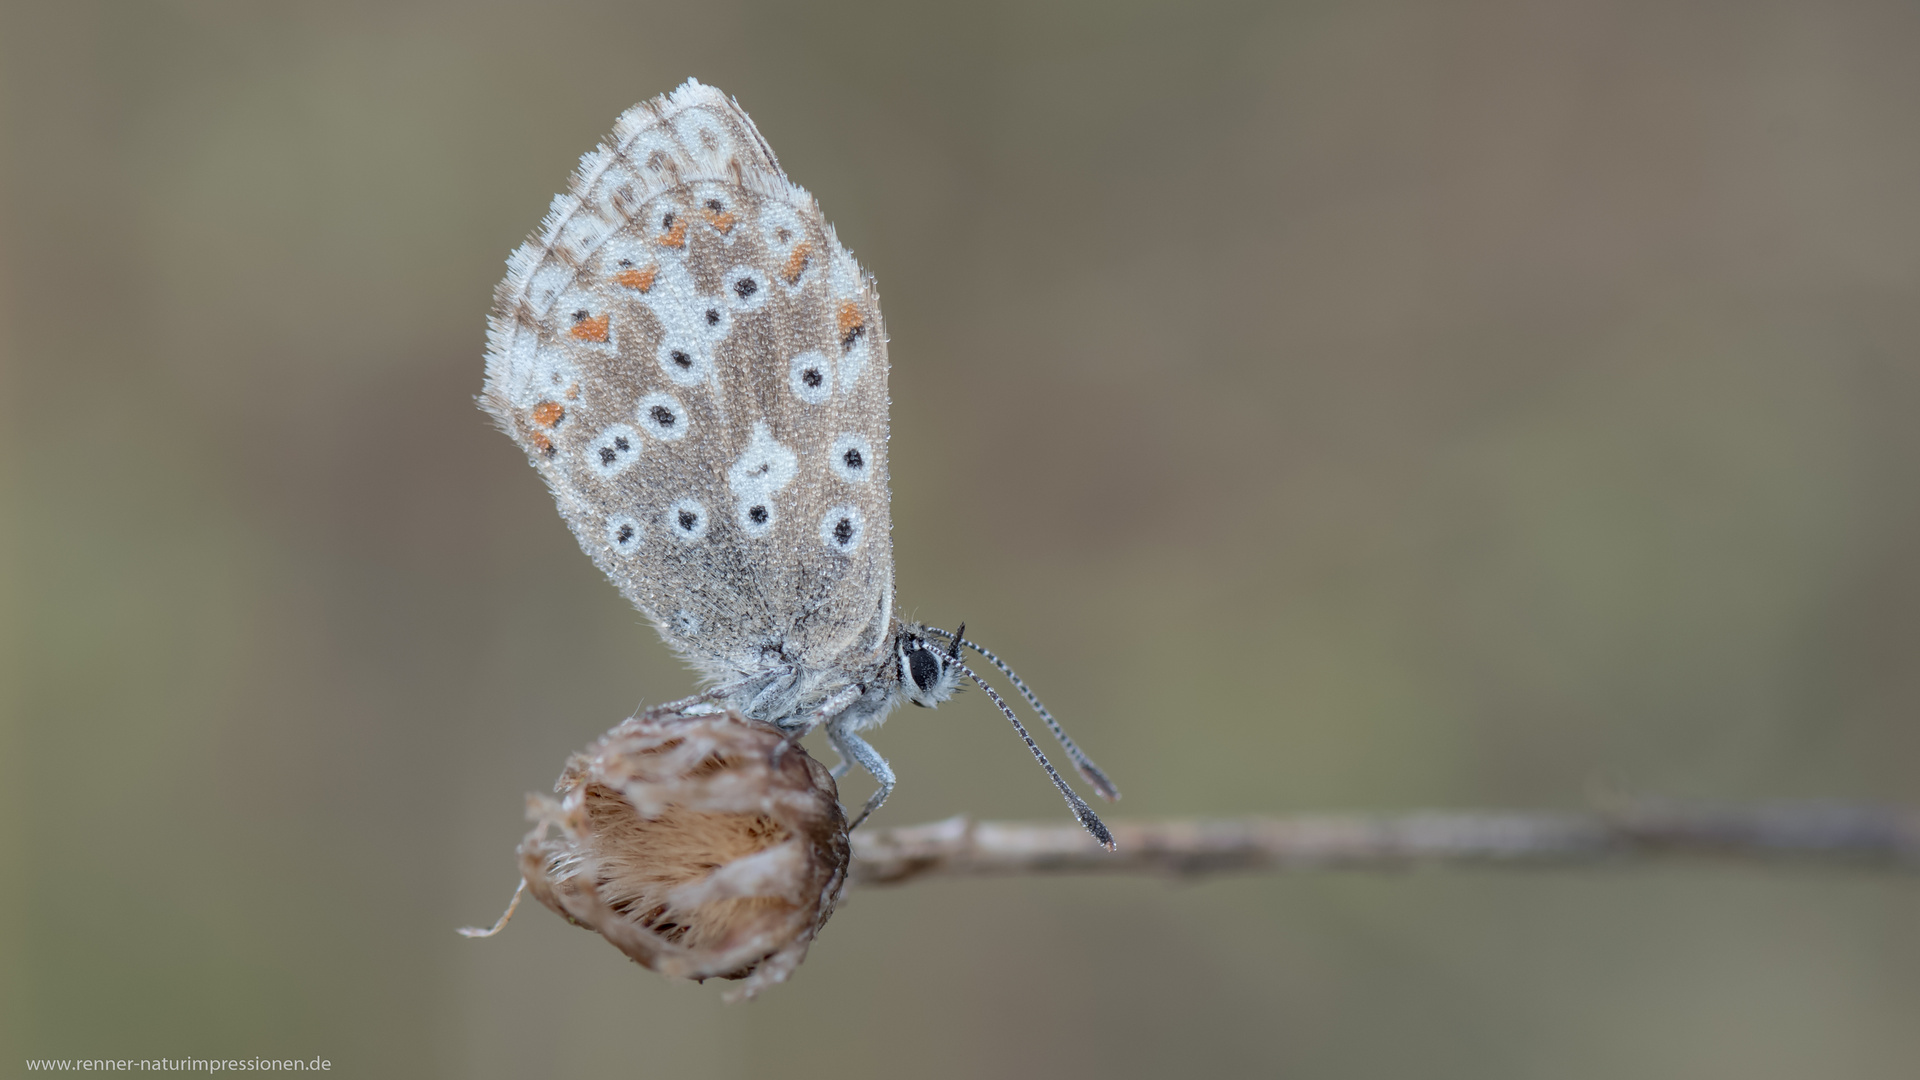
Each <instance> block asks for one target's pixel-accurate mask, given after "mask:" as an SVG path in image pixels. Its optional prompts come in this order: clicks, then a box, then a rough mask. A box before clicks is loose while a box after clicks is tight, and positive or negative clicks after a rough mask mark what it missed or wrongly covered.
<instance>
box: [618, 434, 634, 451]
mask: <svg viewBox="0 0 1920 1080" xmlns="http://www.w3.org/2000/svg"><path fill="white" fill-rule="evenodd" d="M613 448H614V449H615V450H618V451H620V452H621V453H623V454H624V453H626V452H627V451H629V450H631V449H633V444H632V443H630V442H628V441H627V437H626V436H625V435H615V436H614V437H613Z"/></svg>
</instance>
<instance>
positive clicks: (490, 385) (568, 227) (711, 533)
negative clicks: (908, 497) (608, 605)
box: [481, 81, 893, 675]
mask: <svg viewBox="0 0 1920 1080" xmlns="http://www.w3.org/2000/svg"><path fill="white" fill-rule="evenodd" d="M507 266H508V272H507V277H506V279H505V280H504V281H502V282H501V284H500V287H499V289H498V290H496V293H495V304H494V310H493V314H492V316H491V319H490V320H489V328H488V351H487V380H486V387H485V391H484V393H483V394H482V396H481V404H482V407H483V408H485V409H486V411H487V412H489V413H490V414H492V415H493V417H494V418H495V419H496V421H498V423H499V424H500V426H501V427H502V428H503V429H505V430H506V431H507V433H508V434H509V435H511V436H513V438H514V440H515V441H516V442H518V443H519V444H520V446H521V447H522V448H523V449H524V450H526V452H527V455H528V457H529V458H530V459H531V460H532V462H533V465H534V467H535V468H536V469H537V470H538V471H539V472H540V474H541V476H542V477H544V478H545V479H546V482H547V485H548V487H549V488H551V489H552V491H553V495H554V500H555V502H556V503H557V504H558V505H559V509H560V514H561V516H562V517H563V518H564V519H565V520H566V522H567V524H568V525H569V526H570V527H571V528H572V529H573V532H574V536H575V537H576V538H577V539H578V540H579V542H580V546H581V548H582V549H584V550H585V551H586V552H587V554H588V555H589V556H591V557H592V558H593V560H594V562H595V564H596V565H598V566H599V567H600V569H601V570H602V571H604V572H605V573H606V574H607V576H608V577H609V578H611V579H612V580H613V582H614V583H615V584H616V585H618V586H619V587H620V590H621V592H622V593H623V594H625V595H626V597H627V598H628V599H629V600H631V601H632V602H633V603H634V605H635V606H637V607H638V608H639V609H640V610H641V611H642V612H644V613H645V614H646V615H647V616H648V617H649V618H650V619H651V620H652V621H653V623H654V625H655V626H656V627H657V628H658V629H659V631H660V633H661V635H662V636H663V637H664V638H665V639H666V640H667V642H668V644H670V645H672V646H673V647H674V648H675V649H677V650H679V651H680V652H681V653H682V654H683V655H685V656H687V657H688V658H689V659H690V660H692V661H693V662H694V663H695V664H696V665H698V666H699V667H701V668H702V669H704V670H706V671H707V672H708V673H709V674H711V675H722V674H726V673H736V672H737V673H746V672H754V671H760V670H765V669H768V668H771V667H776V666H781V665H787V664H798V665H802V666H805V667H809V668H814V669H820V668H827V667H832V666H840V667H846V666H847V665H848V657H849V656H851V655H854V654H858V653H869V654H877V652H878V651H879V650H881V649H883V648H884V644H883V638H884V635H885V632H886V630H887V624H888V619H889V615H890V612H891V606H892V590H893V552H892V541H891V517H890V513H889V506H888V502H889V490H888V483H887V458H886V454H887V406H888V401H887V354H886V333H885V327H884V325H883V323H882V322H881V318H880V304H879V298H878V295H877V294H876V292H875V290H874V285H873V280H872V278H871V276H870V275H868V274H867V273H866V272H865V271H864V270H863V269H861V267H860V266H859V264H858V263H856V262H855V261H854V259H853V256H852V255H851V254H850V253H849V252H848V251H847V250H846V249H845V248H844V247H842V246H841V245H840V243H839V242H838V240H836V239H835V237H834V233H833V229H832V228H831V227H830V226H829V225H827V224H826V222H825V220H824V219H823V218H822V217H821V214H820V210H819V207H818V206H817V205H816V204H815V203H814V200H813V198H812V196H810V195H808V194H807V192H806V191H804V190H802V189H801V188H799V187H798V186H796V185H794V184H793V183H791V182H790V181H788V180H787V178H786V175H785V173H783V172H782V171H781V170H780V166H779V164H778V162H777V161H776V160H775V158H774V155H773V151H772V150H771V149H770V148H769V147H768V146H767V144H766V141H765V140H764V139H763V138H761V136H760V133H759V132H758V131H757V130H756V129H755V128H754V126H753V122H752V121H751V120H749V119H748V118H747V115H746V113H745V112H743V111H741V110H740V108H739V106H738V105H736V104H734V103H733V102H731V101H729V100H728V99H727V98H726V97H725V96H724V95H722V94H721V93H720V92H719V91H717V90H714V89H713V88H711V87H707V86H702V85H700V84H699V83H697V82H693V81H689V82H688V83H687V84H686V85H685V86H683V87H681V88H680V89H679V90H676V91H675V92H673V93H672V94H669V95H666V96H663V97H660V98H656V99H654V100H653V101H650V102H647V103H645V104H642V105H638V106H635V107H634V108H633V109H630V110H628V111H627V113H626V114H624V115H623V116H621V118H620V121H619V123H618V124H617V125H616V127H615V129H614V133H613V135H612V137H611V138H610V139H608V141H606V142H604V143H602V144H601V145H600V146H599V147H598V148H596V149H595V150H594V151H593V152H591V153H589V154H587V155H586V156H585V157H584V158H582V159H581V162H580V167H579V169H578V171H576V173H575V174H574V177H573V183H572V185H571V187H570V189H569V191H568V193H567V194H564V195H560V196H558V197H556V198H555V200H554V203H553V208H552V210H551V211H550V212H549V213H548V215H547V217H546V220H545V221H544V222H543V223H542V224H541V227H540V229H539V230H538V231H537V232H535V233H534V234H533V236H532V237H530V238H529V239H528V241H527V242H526V243H525V244H524V245H522V246H521V247H520V248H519V250H517V251H515V252H514V254H513V256H512V257H511V258H510V259H509V260H508V263H507Z"/></svg>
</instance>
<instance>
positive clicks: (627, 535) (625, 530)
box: [613, 525, 633, 544]
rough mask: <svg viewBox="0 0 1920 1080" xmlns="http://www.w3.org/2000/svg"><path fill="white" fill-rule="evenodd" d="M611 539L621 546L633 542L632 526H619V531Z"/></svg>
mask: <svg viewBox="0 0 1920 1080" xmlns="http://www.w3.org/2000/svg"><path fill="white" fill-rule="evenodd" d="M613 538H614V539H615V540H616V541H618V542H620V543H622V544H626V543H631V542H632V541H633V526H631V525H622V526H620V531H619V532H616V533H614V534H613Z"/></svg>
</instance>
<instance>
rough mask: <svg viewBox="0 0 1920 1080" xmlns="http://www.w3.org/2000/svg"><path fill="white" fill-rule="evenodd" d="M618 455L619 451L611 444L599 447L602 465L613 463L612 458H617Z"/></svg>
mask: <svg viewBox="0 0 1920 1080" xmlns="http://www.w3.org/2000/svg"><path fill="white" fill-rule="evenodd" d="M619 456H620V455H619V453H618V452H616V451H615V450H614V448H613V447H611V446H603V447H601V448H600V464H602V465H611V464H613V462H614V459H616V458H618V457H619Z"/></svg>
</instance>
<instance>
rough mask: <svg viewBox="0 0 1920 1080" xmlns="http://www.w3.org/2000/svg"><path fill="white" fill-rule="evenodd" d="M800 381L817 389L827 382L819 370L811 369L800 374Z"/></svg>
mask: <svg viewBox="0 0 1920 1080" xmlns="http://www.w3.org/2000/svg"><path fill="white" fill-rule="evenodd" d="M800 381H801V382H803V383H806V384H807V385H808V386H811V387H815V388H816V389H817V388H818V387H819V386H820V384H821V383H823V382H825V381H826V376H824V375H821V374H820V369H819V368H817V367H810V368H808V369H807V370H805V371H803V372H801V373H800Z"/></svg>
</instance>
